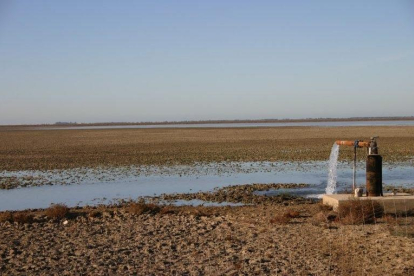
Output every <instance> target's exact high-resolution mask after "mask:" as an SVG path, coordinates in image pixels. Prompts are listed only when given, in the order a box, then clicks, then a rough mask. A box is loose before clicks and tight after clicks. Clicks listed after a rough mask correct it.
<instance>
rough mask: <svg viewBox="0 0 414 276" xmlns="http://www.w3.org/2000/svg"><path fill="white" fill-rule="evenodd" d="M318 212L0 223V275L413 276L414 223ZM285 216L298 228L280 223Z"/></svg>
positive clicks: (176, 211)
mask: <svg viewBox="0 0 414 276" xmlns="http://www.w3.org/2000/svg"><path fill="white" fill-rule="evenodd" d="M321 210H323V207H321V206H320V205H319V204H316V203H315V204H304V203H295V202H294V201H290V200H287V201H284V202H282V203H277V204H271V205H257V206H245V207H231V208H230V207H221V208H213V207H164V208H163V209H161V210H160V211H158V213H155V214H152V213H144V214H135V213H134V210H132V211H131V209H130V208H128V207H127V206H126V207H108V206H107V207H103V206H102V207H97V208H95V209H89V208H82V209H74V210H71V211H70V212H72V213H73V214H77V216H72V217H71V218H69V219H65V218H64V219H62V220H51V219H49V218H47V217H46V216H45V215H44V214H43V212H42V211H32V212H28V214H33V215H34V222H31V223H16V222H14V223H10V222H3V223H0V227H1V228H0V229H1V231H0V274H2V275H58V274H59V275H75V274H76V275H413V273H414V249H413V248H414V239H413V237H410V236H407V235H406V233H407V231H408V233H411V235H412V234H413V231H412V230H413V228H412V227H413V225H412V218H408V220H409V221H410V225H409V226H407V225H397V226H396V224H391V223H390V222H389V221H388V222H386V221H385V220H384V219H378V220H377V221H376V223H375V224H360V225H343V224H341V223H336V222H335V221H333V222H328V218H329V211H326V210H325V211H321ZM285 213H292V214H293V215H294V218H292V219H290V220H289V221H283V220H278V219H275V217H276V218H277V217H278V216H279V217H280V215H281V214H285ZM321 213H323V214H325V216H322V219H321V217H320V214H321ZM402 220H403V221H406V218H403V219H402ZM407 227H409V228H407Z"/></svg>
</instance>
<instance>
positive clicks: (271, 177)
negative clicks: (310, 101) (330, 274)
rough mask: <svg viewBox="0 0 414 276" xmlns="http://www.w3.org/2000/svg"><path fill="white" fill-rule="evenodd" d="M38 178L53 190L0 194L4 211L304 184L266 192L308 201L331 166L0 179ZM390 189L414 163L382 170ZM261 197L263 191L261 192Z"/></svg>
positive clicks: (341, 184) (346, 176) (345, 183)
mask: <svg viewBox="0 0 414 276" xmlns="http://www.w3.org/2000/svg"><path fill="white" fill-rule="evenodd" d="M28 175H29V176H36V177H38V178H39V179H43V180H45V181H46V182H48V183H49V182H50V183H51V184H54V185H43V186H39V187H26V188H17V189H12V190H0V210H22V209H27V208H46V207H49V206H50V204H51V203H64V204H67V205H68V206H71V207H72V206H84V205H97V204H108V203H116V202H117V201H118V200H128V199H136V198H137V197H144V196H154V195H160V194H163V193H191V192H198V191H210V190H213V189H214V188H216V187H224V186H229V185H238V184H252V183H306V184H310V186H309V187H307V188H302V189H288V190H277V191H269V192H266V193H267V194H268V195H275V194H279V193H281V192H288V193H292V194H297V195H303V196H308V197H315V198H316V197H319V196H320V195H321V194H323V193H325V188H326V184H327V175H328V162H306V163H299V162H296V163H295V162H291V163H287V162H275V163H270V162H257V163H235V162H232V163H219V164H204V165H198V166H192V167H188V166H175V167H155V166H147V167H127V168H113V169H110V168H109V169H93V170H90V169H78V170H65V171H47V172H39V171H21V172H0V176H2V177H5V176H15V177H17V178H19V177H24V176H28ZM383 182H384V183H385V184H386V185H395V186H405V187H414V166H413V164H412V163H404V164H398V165H387V164H385V165H384V168H383ZM357 183H359V184H360V185H361V184H363V183H365V170H364V163H359V164H358V171H357ZM351 185H352V164H351V163H339V164H338V178H337V189H338V191H341V190H344V189H349V188H350V187H351ZM262 193H263V192H262Z"/></svg>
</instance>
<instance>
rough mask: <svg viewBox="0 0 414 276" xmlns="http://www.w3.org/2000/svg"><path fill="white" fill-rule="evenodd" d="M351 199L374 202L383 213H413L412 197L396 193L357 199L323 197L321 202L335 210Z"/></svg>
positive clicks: (334, 196)
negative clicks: (379, 205)
mask: <svg viewBox="0 0 414 276" xmlns="http://www.w3.org/2000/svg"><path fill="white" fill-rule="evenodd" d="M352 199H360V200H367V199H368V200H369V199H371V200H375V201H377V202H379V203H380V204H381V205H382V206H384V212H385V213H392V214H395V213H396V212H407V211H414V195H410V194H406V193H397V194H396V195H393V194H392V193H385V194H384V196H378V197H366V196H363V197H358V198H357V197H355V196H354V195H352V194H334V195H324V196H323V198H322V202H323V204H325V205H329V206H332V207H333V209H334V210H337V209H338V207H339V206H340V205H341V203H343V202H346V201H349V200H352Z"/></svg>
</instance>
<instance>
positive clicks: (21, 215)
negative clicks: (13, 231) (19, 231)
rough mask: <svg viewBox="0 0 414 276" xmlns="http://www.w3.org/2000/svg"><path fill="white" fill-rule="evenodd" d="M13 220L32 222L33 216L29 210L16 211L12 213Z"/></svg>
mask: <svg viewBox="0 0 414 276" xmlns="http://www.w3.org/2000/svg"><path fill="white" fill-rule="evenodd" d="M13 221H14V222H17V223H32V222H33V221H34V216H33V215H32V214H30V213H29V212H17V213H14V214H13Z"/></svg>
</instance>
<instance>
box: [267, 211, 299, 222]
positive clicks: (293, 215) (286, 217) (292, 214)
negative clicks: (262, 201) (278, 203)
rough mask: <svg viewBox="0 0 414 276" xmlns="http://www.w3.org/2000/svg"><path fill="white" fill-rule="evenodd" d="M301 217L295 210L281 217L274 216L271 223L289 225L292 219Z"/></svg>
mask: <svg viewBox="0 0 414 276" xmlns="http://www.w3.org/2000/svg"><path fill="white" fill-rule="evenodd" d="M298 217H300V213H299V212H298V211H294V210H287V211H286V212H284V213H283V214H281V215H277V216H274V217H273V218H272V219H271V220H270V223H273V224H288V223H289V222H290V221H291V220H292V219H294V218H298Z"/></svg>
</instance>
